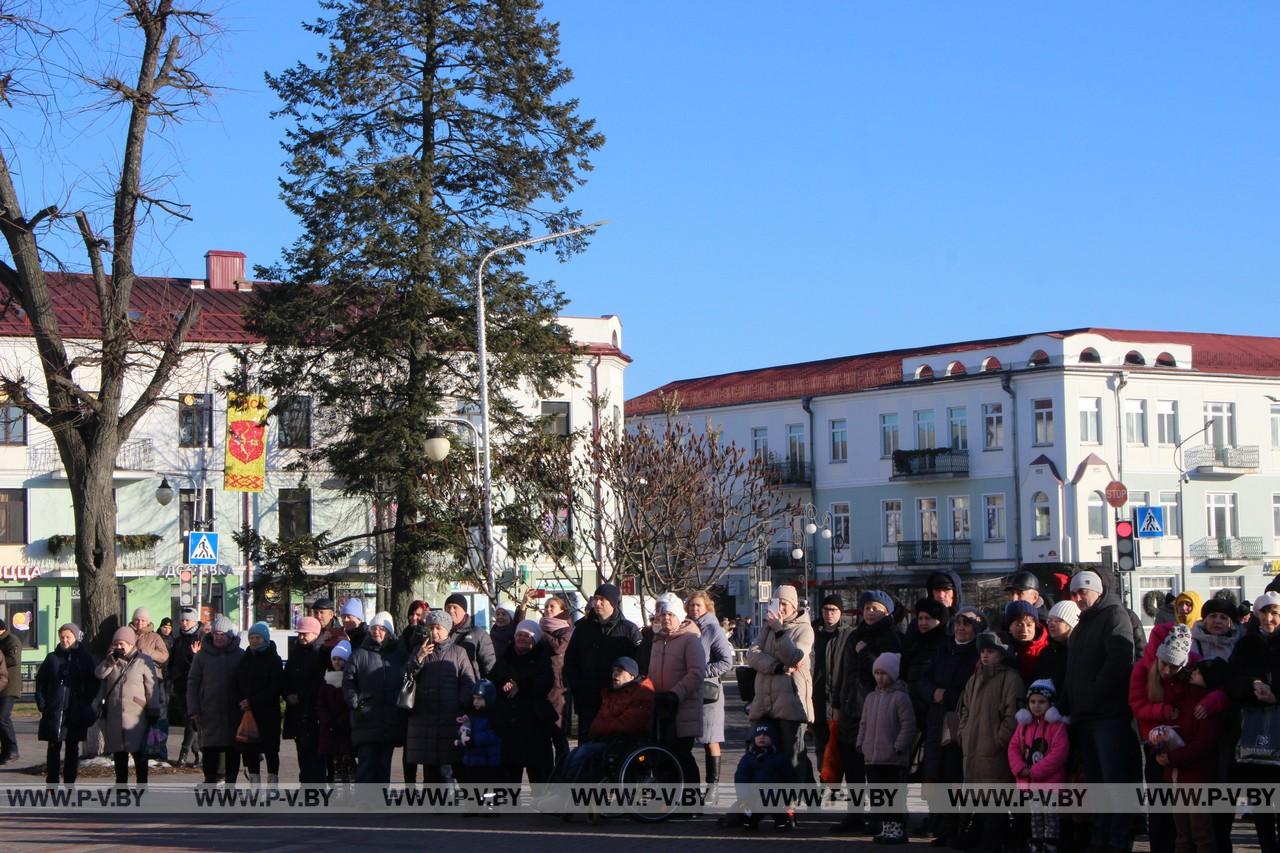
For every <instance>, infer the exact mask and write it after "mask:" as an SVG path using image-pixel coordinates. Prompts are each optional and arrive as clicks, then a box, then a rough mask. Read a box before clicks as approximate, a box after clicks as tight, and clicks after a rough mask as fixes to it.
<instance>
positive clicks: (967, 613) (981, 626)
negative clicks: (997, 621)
mask: <svg viewBox="0 0 1280 853" xmlns="http://www.w3.org/2000/svg"><path fill="white" fill-rule="evenodd" d="M961 617H963V618H965V619H968V620H969V621H971V622H973V623H974V627H976V628H977V629H978V632H979V633H981V632H982V631H985V630H987V617H985V616H983V615H982V611H981V610H979V609H978V608H976V607H961V608H960V609H959V610H958V611H956V618H957V619H960V618H961Z"/></svg>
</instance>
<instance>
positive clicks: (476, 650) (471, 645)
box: [449, 616, 497, 678]
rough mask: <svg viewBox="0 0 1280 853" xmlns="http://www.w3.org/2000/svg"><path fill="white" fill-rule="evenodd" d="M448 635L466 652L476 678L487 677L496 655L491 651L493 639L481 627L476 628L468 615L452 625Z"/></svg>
mask: <svg viewBox="0 0 1280 853" xmlns="http://www.w3.org/2000/svg"><path fill="white" fill-rule="evenodd" d="M449 637H450V638H451V639H452V640H453V641H454V642H455V643H457V644H458V648H460V649H462V650H463V651H464V652H466V653H467V657H468V658H470V659H471V666H472V667H474V668H475V671H476V676H477V677H478V678H488V677H489V671H490V670H491V669H493V664H494V661H496V660H497V655H495V654H494V652H493V639H492V638H490V636H489V635H488V634H486V633H485V631H484V629H483V628H477V627H476V625H475V622H474V621H473V620H472V618H471V617H470V616H468V617H467V621H465V622H463V623H462V624H461V625H455V626H453V629H452V630H451V631H450V632H449Z"/></svg>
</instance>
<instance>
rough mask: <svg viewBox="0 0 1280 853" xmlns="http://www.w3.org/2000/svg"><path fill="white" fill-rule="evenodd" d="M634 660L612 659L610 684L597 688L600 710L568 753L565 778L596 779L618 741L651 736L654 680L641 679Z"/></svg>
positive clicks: (599, 776) (577, 780)
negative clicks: (575, 745) (589, 726)
mask: <svg viewBox="0 0 1280 853" xmlns="http://www.w3.org/2000/svg"><path fill="white" fill-rule="evenodd" d="M639 675H640V667H639V665H638V664H637V663H636V662H635V660H634V659H632V658H628V657H622V658H618V659H617V660H615V661H614V662H613V677H612V686H611V687H608V688H606V689H604V690H602V691H600V711H599V713H597V714H596V716H595V719H593V720H592V721H591V730H590V732H589V733H588V735H587V737H588V739H587V740H584V741H583V742H582V743H581V744H579V745H578V747H577V748H576V749H574V750H573V752H571V753H569V757H568V759H567V760H566V761H565V766H564V772H563V775H564V780H565V781H567V782H580V781H587V780H591V781H594V780H597V779H600V778H602V777H603V775H604V772H603V770H604V766H605V764H606V759H607V757H608V755H609V751H610V749H611V748H613V747H614V746H615V745H616V744H618V743H619V742H631V741H635V740H641V739H645V738H649V737H651V735H652V733H653V704H654V696H655V692H654V689H653V682H652V681H650V680H649V679H648V678H640V677H639Z"/></svg>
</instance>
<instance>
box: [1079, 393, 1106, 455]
mask: <svg viewBox="0 0 1280 853" xmlns="http://www.w3.org/2000/svg"><path fill="white" fill-rule="evenodd" d="M1080 443H1081V444H1101V443H1102V398H1101V397H1081V398H1080Z"/></svg>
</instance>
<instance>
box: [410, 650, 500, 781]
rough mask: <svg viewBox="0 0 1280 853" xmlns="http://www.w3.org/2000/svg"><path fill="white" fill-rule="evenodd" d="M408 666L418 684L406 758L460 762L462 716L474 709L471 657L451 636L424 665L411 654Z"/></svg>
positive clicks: (434, 762)
mask: <svg viewBox="0 0 1280 853" xmlns="http://www.w3.org/2000/svg"><path fill="white" fill-rule="evenodd" d="M406 668H407V670H408V671H409V672H412V673H413V674H414V678H415V682H416V684H417V688H416V690H415V695H414V699H413V710H412V711H410V712H409V724H408V731H407V733H406V735H405V743H404V752H405V758H406V759H407V760H408V761H411V762H412V763H414V764H426V765H435V766H439V765H441V764H456V763H458V762H459V761H461V760H462V749H461V747H458V746H455V745H454V741H456V740H457V739H458V717H459V716H461V715H462V714H465V713H467V712H468V710H470V707H471V694H472V692H474V690H475V686H476V674H475V668H474V667H472V665H471V659H470V658H468V657H467V653H466V652H465V651H463V649H462V647H461V646H459V645H458V644H457V643H456V642H454V640H453V638H452V637H451V638H449V639H448V640H446V641H445V642H444V643H441V644H440V645H438V646H436V647H435V651H433V652H432V653H431V654H430V655H428V656H427V659H426V660H425V661H423V663H422V664H421V665H419V664H418V663H417V661H416V660H415V659H413V658H410V659H409V662H408V663H407V664H406ZM490 710H492V709H490Z"/></svg>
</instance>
